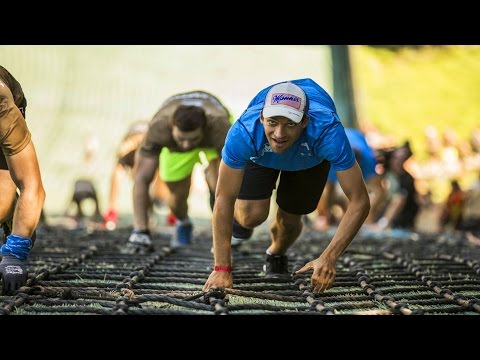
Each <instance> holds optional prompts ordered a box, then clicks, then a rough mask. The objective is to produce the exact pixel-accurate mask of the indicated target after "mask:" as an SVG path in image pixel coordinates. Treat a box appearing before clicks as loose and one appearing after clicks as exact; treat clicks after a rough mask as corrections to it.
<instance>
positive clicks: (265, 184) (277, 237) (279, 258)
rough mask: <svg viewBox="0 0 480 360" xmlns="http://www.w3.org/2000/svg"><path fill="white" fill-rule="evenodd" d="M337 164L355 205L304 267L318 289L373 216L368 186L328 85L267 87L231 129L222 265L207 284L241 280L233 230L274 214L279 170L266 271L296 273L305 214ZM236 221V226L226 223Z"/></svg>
mask: <svg viewBox="0 0 480 360" xmlns="http://www.w3.org/2000/svg"><path fill="white" fill-rule="evenodd" d="M330 167H332V168H333V169H334V170H335V171H336V172H337V176H338V179H339V181H340V184H341V185H342V187H343V189H344V191H345V193H346V195H347V197H348V198H349V200H350V204H349V207H348V209H347V212H346V214H345V216H344V218H343V219H342V221H341V223H340V225H339V227H338V230H337V232H336V234H335V236H334V237H333V239H332V241H331V242H330V244H329V246H328V247H327V248H326V249H325V250H324V252H323V253H322V254H321V255H320V256H319V257H318V258H317V259H315V260H313V261H310V262H309V263H307V264H306V265H305V266H304V267H303V268H301V269H300V270H298V271H297V273H303V272H306V271H309V270H313V275H312V279H311V281H312V286H313V289H314V291H315V292H322V291H324V290H326V289H328V288H329V287H330V286H331V285H332V283H333V281H334V279H335V274H336V270H335V265H336V262H337V259H338V258H339V256H340V255H341V254H342V253H343V252H344V251H345V249H346V248H347V246H348V245H349V244H350V242H351V241H352V239H353V237H354V236H355V234H356V233H357V231H358V229H359V228H360V226H361V225H362V223H363V221H364V220H365V218H366V217H367V215H368V212H369V209H370V202H369V199H368V193H367V189H366V186H365V183H364V181H363V178H362V173H361V171H360V167H359V166H358V164H357V162H356V161H355V156H354V153H353V150H352V148H351V146H350V143H349V142H348V139H347V136H346V135H345V131H344V128H343V126H342V124H341V123H340V119H339V117H338V115H337V112H336V109H335V105H334V103H333V100H332V99H331V97H330V96H329V95H328V94H327V93H326V91H325V90H324V89H322V88H321V87H320V86H319V85H318V84H316V83H315V82H314V81H313V80H311V79H300V80H292V81H288V82H282V83H278V84H275V85H271V86H269V87H267V88H265V89H263V90H262V91H260V92H259V93H258V94H257V96H255V98H254V99H253V100H252V101H251V102H250V104H249V105H248V108H247V109H246V110H245V111H244V113H243V114H242V115H241V116H240V118H239V119H238V120H237V121H236V122H235V123H234V124H233V125H232V127H231V128H230V130H229V131H228V134H227V138H226V140H225V146H224V147H223V150H222V161H221V163H220V170H219V177H218V183H217V188H216V193H215V195H216V198H215V208H214V211H213V220H212V229H213V244H214V249H213V250H214V259H215V266H214V270H213V272H212V273H211V274H210V276H209V278H208V280H207V281H206V283H205V285H204V287H203V289H204V291H207V290H208V289H210V288H231V287H232V286H233V280H232V274H231V271H232V258H231V242H232V234H233V237H234V238H240V239H242V238H243V239H246V238H248V237H249V236H251V233H252V232H253V228H255V227H256V226H258V225H260V224H261V223H263V222H264V221H265V220H266V219H267V218H268V213H269V209H270V198H271V196H272V191H273V189H275V185H276V182H277V178H278V177H279V176H280V182H279V185H278V189H277V204H278V211H277V215H276V219H275V221H274V222H273V224H272V226H271V228H270V231H271V238H272V243H271V245H270V247H269V248H268V249H267V255H266V264H265V266H264V270H265V274H266V276H269V277H270V276H271V277H280V276H281V277H283V276H288V258H287V256H286V255H285V254H286V252H287V249H288V248H289V247H290V246H291V245H292V244H293V243H294V242H295V240H296V239H297V238H298V236H299V235H300V233H301V231H302V215H304V214H308V213H311V212H312V211H314V210H315V208H316V207H317V204H318V200H319V199H320V196H321V194H322V190H323V187H324V186H325V182H326V181H327V175H328V171H329V169H330ZM232 221H233V229H232V226H225V224H232ZM232 230H233V231H232Z"/></svg>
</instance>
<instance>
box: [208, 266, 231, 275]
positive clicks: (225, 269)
mask: <svg viewBox="0 0 480 360" xmlns="http://www.w3.org/2000/svg"><path fill="white" fill-rule="evenodd" d="M213 271H218V272H228V273H231V272H232V267H231V266H223V265H215V266H214V267H213Z"/></svg>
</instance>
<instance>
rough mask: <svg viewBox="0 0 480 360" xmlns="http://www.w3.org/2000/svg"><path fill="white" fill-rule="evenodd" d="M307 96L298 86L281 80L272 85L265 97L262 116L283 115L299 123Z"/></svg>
mask: <svg viewBox="0 0 480 360" xmlns="http://www.w3.org/2000/svg"><path fill="white" fill-rule="evenodd" d="M306 105H307V96H306V95H305V92H304V91H303V90H302V88H300V87H299V86H297V85H295V84H294V83H291V82H283V83H280V84H277V85H274V86H272V88H271V89H270V90H269V91H268V93H267V96H266V98H265V105H264V106H263V117H264V118H271V117H274V116H284V117H286V118H288V119H290V120H292V121H293V122H295V123H297V124H298V123H299V122H300V121H301V120H302V118H303V114H304V112H305V106H306Z"/></svg>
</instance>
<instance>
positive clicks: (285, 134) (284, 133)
mask: <svg viewBox="0 0 480 360" xmlns="http://www.w3.org/2000/svg"><path fill="white" fill-rule="evenodd" d="M260 121H261V122H262V124H263V128H264V130H265V135H266V137H267V140H268V143H269V144H270V147H271V148H272V151H273V152H275V153H277V154H282V153H284V152H285V151H287V150H288V148H289V147H290V146H292V145H293V143H294V142H295V141H297V139H298V138H299V137H300V134H301V133H302V131H303V129H305V127H306V126H307V124H308V117H307V118H306V119H304V120H303V121H302V122H300V123H298V124H297V123H295V122H293V121H292V120H290V119H288V118H286V117H283V116H275V117H272V118H264V117H263V115H262V116H261V117H260Z"/></svg>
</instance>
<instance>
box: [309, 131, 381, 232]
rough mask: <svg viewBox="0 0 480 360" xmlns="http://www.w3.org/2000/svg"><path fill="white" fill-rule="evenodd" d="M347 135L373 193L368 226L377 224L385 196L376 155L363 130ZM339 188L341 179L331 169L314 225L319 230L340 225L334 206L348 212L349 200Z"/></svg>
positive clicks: (368, 186) (367, 220) (350, 132)
mask: <svg viewBox="0 0 480 360" xmlns="http://www.w3.org/2000/svg"><path fill="white" fill-rule="evenodd" d="M345 134H347V138H348V141H349V142H350V145H351V146H352V149H353V152H354V153H355V158H356V159H357V162H358V165H359V166H360V169H361V170H362V175H363V179H364V180H365V183H366V185H367V189H368V191H369V193H370V203H371V206H370V213H369V215H368V217H367V219H366V220H365V224H373V223H374V222H375V220H376V218H377V217H378V211H379V210H380V209H379V207H380V203H381V202H382V201H383V198H384V194H385V188H384V186H383V183H382V176H381V175H380V174H379V173H377V171H376V165H377V158H376V155H375V151H374V150H373V149H372V148H371V147H370V145H368V143H367V140H366V138H365V135H364V134H363V133H362V132H361V131H360V130H358V129H353V128H345ZM337 185H338V178H337V175H336V174H335V171H334V170H333V168H331V169H330V172H329V173H328V179H327V184H326V185H325V188H324V190H323V194H322V197H321V198H320V201H319V203H318V206H317V217H316V218H315V221H314V223H313V227H314V228H315V229H316V230H319V231H322V230H326V229H327V228H328V227H329V226H330V225H331V224H332V223H334V222H336V220H335V218H334V215H333V212H332V207H333V206H334V205H339V206H340V207H341V208H342V210H343V212H345V211H346V209H347V205H348V199H347V198H346V197H345V196H343V194H342V191H341V190H340V191H339V189H338V186H337Z"/></svg>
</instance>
